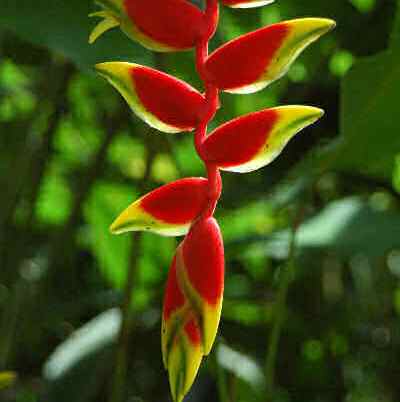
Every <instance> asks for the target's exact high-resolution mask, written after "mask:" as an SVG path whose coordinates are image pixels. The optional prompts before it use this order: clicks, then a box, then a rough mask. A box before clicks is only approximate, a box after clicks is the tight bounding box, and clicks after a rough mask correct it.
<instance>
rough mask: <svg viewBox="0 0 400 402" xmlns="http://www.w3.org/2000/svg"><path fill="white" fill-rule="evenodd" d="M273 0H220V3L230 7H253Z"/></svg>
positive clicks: (264, 4)
mask: <svg viewBox="0 0 400 402" xmlns="http://www.w3.org/2000/svg"><path fill="white" fill-rule="evenodd" d="M273 2H274V0H222V3H223V4H224V5H226V6H228V7H232V8H254V7H262V6H266V5H267V4H271V3H273Z"/></svg>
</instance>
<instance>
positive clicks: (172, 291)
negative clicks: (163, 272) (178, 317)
mask: <svg viewBox="0 0 400 402" xmlns="http://www.w3.org/2000/svg"><path fill="white" fill-rule="evenodd" d="M184 304H185V297H184V295H183V293H182V292H181V289H180V288H179V285H178V278H177V277H176V256H175V257H174V259H173V260H172V264H171V267H170V269H169V274H168V281H167V287H166V289H165V298H164V311H163V315H164V319H165V320H166V321H167V320H168V319H169V317H170V316H171V314H172V313H173V312H174V311H175V310H177V309H179V308H180V307H182V306H183V305H184Z"/></svg>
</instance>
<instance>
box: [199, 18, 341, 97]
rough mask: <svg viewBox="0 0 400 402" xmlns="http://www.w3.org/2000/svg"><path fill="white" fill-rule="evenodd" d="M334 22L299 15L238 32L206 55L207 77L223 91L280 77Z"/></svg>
mask: <svg viewBox="0 0 400 402" xmlns="http://www.w3.org/2000/svg"><path fill="white" fill-rule="evenodd" d="M334 26H335V22H334V21H333V20H330V19H325V18H303V19H295V20H290V21H285V22H281V23H278V24H273V25H269V26H267V27H265V28H261V29H258V30H257V31H254V32H250V33H248V34H246V35H243V36H240V37H239V38H237V39H234V40H232V41H230V42H228V43H226V44H225V45H223V46H221V47H220V48H218V49H217V50H216V51H214V52H213V53H212V54H211V55H210V56H209V57H208V59H207V61H206V64H205V70H206V74H207V78H208V79H209V80H210V82H212V83H213V84H214V85H216V86H217V87H218V88H219V89H221V90H224V91H226V92H232V93H252V92H256V91H259V90H261V89H263V88H265V87H266V86H267V85H268V84H270V83H271V82H273V81H275V80H277V79H278V78H280V77H282V76H283V75H284V74H285V73H286V71H287V70H288V68H289V67H290V65H291V64H292V63H293V61H294V60H295V59H296V57H297V56H298V55H299V54H300V53H301V52H302V51H303V50H304V49H305V48H306V47H307V46H308V45H309V44H311V43H312V42H314V41H316V40H317V39H318V38H319V37H320V36H322V35H323V34H325V33H327V32H328V31H330V30H331V29H332V28H333V27H334Z"/></svg>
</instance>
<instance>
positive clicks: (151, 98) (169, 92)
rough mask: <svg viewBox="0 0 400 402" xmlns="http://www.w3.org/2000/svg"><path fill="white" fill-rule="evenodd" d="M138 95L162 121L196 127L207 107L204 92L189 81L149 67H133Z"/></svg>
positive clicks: (180, 126)
mask: <svg viewBox="0 0 400 402" xmlns="http://www.w3.org/2000/svg"><path fill="white" fill-rule="evenodd" d="M130 73H131V77H132V80H133V82H134V85H135V88H136V93H137V96H138V97H139V99H140V101H141V103H142V104H143V106H144V107H145V108H146V109H147V110H148V111H149V112H150V113H151V114H153V115H155V116H156V117H157V118H158V119H159V120H161V121H162V122H164V123H166V124H169V125H171V126H173V127H178V128H180V129H187V130H191V129H193V128H194V127H195V126H196V125H197V124H198V122H199V121H200V119H201V116H202V113H203V111H204V108H205V99H204V96H203V95H201V94H200V93H199V92H197V91H196V90H194V89H193V88H192V87H191V86H190V85H188V84H187V83H185V82H183V81H181V80H178V79H177V78H174V77H172V76H170V75H168V74H165V73H163V72H161V71H158V70H154V69H152V68H149V67H134V68H132V70H131V72H130Z"/></svg>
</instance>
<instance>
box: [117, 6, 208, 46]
mask: <svg viewBox="0 0 400 402" xmlns="http://www.w3.org/2000/svg"><path fill="white" fill-rule="evenodd" d="M125 9H126V12H127V14H128V16H129V18H130V19H131V20H132V21H133V22H134V24H135V25H136V26H137V27H138V28H139V30H140V31H142V32H143V33H144V34H145V35H146V36H148V37H150V38H152V39H153V40H154V41H156V42H159V43H162V44H164V45H167V46H169V47H172V48H176V49H187V48H191V47H193V46H194V45H195V43H196V41H197V40H198V39H199V37H200V36H201V33H202V30H203V25H204V15H203V13H202V12H201V10H200V9H198V8H197V7H195V6H194V5H193V4H191V3H190V2H189V1H186V0H151V1H150V0H125Z"/></svg>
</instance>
